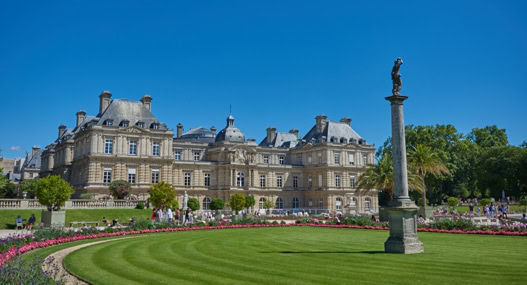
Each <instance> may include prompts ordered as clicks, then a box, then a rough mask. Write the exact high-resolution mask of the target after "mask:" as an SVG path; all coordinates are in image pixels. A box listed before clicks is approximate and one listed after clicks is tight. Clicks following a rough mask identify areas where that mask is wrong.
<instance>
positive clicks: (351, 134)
mask: <svg viewBox="0 0 527 285" xmlns="http://www.w3.org/2000/svg"><path fill="white" fill-rule="evenodd" d="M322 137H326V141H328V142H341V140H344V142H343V143H351V142H354V143H358V142H359V140H361V141H362V137H361V136H359V134H357V132H355V130H353V129H352V128H351V127H350V126H349V125H348V124H347V123H343V122H335V121H327V122H326V126H325V127H324V130H323V131H322V132H321V133H320V134H317V133H316V125H315V126H313V128H311V130H310V131H309V132H308V133H307V134H306V135H305V136H304V138H303V139H304V140H305V141H306V142H311V141H316V142H320V141H321V139H322Z"/></svg>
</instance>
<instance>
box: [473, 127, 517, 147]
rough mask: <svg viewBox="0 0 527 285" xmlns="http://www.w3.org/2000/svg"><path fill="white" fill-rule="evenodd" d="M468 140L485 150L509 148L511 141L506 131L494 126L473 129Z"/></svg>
mask: <svg viewBox="0 0 527 285" xmlns="http://www.w3.org/2000/svg"><path fill="white" fill-rule="evenodd" d="M467 138H468V139H469V140H471V141H472V142H474V143H475V144H477V145H478V146H480V147H483V148H491V147H499V146H507V145H508V144H509V141H508V139H507V134H506V133H505V129H498V127H496V126H495V125H494V126H486V127H484V128H475V129H472V132H470V133H469V134H468V135H467Z"/></svg>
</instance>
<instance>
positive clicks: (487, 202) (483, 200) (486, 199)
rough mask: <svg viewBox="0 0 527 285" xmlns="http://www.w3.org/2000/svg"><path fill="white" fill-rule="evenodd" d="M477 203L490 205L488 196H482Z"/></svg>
mask: <svg viewBox="0 0 527 285" xmlns="http://www.w3.org/2000/svg"><path fill="white" fill-rule="evenodd" d="M479 204H480V205H481V206H483V207H485V206H487V205H490V199H488V198H483V199H481V200H480V201H479Z"/></svg>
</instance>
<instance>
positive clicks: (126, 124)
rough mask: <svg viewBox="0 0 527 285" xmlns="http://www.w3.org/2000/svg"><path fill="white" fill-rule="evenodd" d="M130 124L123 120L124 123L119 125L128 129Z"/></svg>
mask: <svg viewBox="0 0 527 285" xmlns="http://www.w3.org/2000/svg"><path fill="white" fill-rule="evenodd" d="M129 124H130V122H129V121H127V120H123V121H122V122H121V123H120V124H119V126H121V127H124V128H127V127H128V125H129Z"/></svg>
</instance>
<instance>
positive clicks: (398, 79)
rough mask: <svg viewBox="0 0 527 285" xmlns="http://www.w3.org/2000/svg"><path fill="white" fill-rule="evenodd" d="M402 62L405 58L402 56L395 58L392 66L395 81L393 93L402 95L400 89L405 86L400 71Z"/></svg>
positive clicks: (393, 80)
mask: <svg viewBox="0 0 527 285" xmlns="http://www.w3.org/2000/svg"><path fill="white" fill-rule="evenodd" d="M401 64H403V60H402V59H401V58H400V57H398V58H397V59H395V62H394V64H393V68H392V82H393V88H392V94H393V96H401V93H400V91H401V89H402V88H403V82H402V81H401V73H400V72H399V69H400V68H401Z"/></svg>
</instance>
